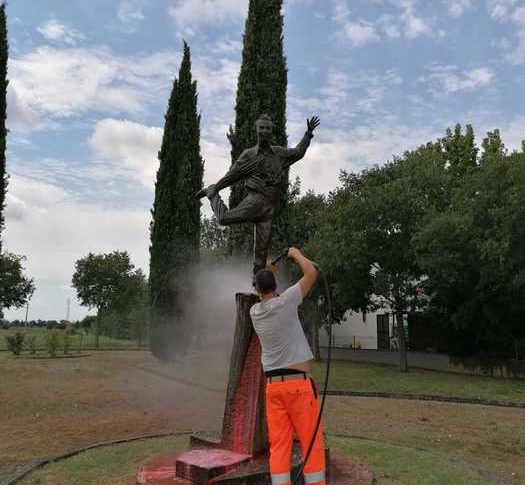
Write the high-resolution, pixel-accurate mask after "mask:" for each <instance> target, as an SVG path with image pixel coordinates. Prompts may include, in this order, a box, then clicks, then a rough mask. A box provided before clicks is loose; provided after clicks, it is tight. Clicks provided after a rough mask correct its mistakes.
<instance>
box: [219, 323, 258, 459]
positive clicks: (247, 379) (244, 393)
mask: <svg viewBox="0 0 525 485" xmlns="http://www.w3.org/2000/svg"><path fill="white" fill-rule="evenodd" d="M261 379H262V365H261V345H260V344H259V339H258V338H257V335H256V334H255V333H253V334H252V337H251V339H250V344H249V346H248V351H247V353H246V358H245V360H244V365H243V369H242V373H241V376H240V378H239V383H238V387H237V390H236V392H235V398H234V404H233V409H232V413H231V416H225V421H226V425H225V426H224V428H223V436H222V446H223V447H224V448H226V449H228V450H231V451H234V452H236V453H242V454H247V455H252V454H253V438H254V433H255V420H256V417H257V405H258V402H259V389H260V385H261Z"/></svg>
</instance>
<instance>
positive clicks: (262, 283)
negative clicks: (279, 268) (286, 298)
mask: <svg viewBox="0 0 525 485" xmlns="http://www.w3.org/2000/svg"><path fill="white" fill-rule="evenodd" d="M255 287H256V288H257V291H259V293H261V294H263V295H267V294H268V293H272V292H274V291H275V290H276V288H277V282H276V281H275V275H274V274H273V273H272V272H271V271H270V270H269V269H260V270H259V271H257V274H256V275H255Z"/></svg>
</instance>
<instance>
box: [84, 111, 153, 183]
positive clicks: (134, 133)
mask: <svg viewBox="0 0 525 485" xmlns="http://www.w3.org/2000/svg"><path fill="white" fill-rule="evenodd" d="M162 133H163V130H162V128H157V127H149V126H144V125H141V124H139V123H134V122H132V121H128V120H115V119H111V118H110V119H104V120H101V121H99V122H97V124H96V125H95V130H94V132H93V134H92V136H91V138H90V139H89V145H90V147H91V149H92V150H93V153H94V155H95V156H96V157H99V158H101V159H102V160H105V161H108V162H110V163H111V164H113V165H115V166H116V167H118V168H120V169H122V170H124V171H126V172H128V173H129V175H130V176H131V177H132V178H134V179H136V180H138V181H139V182H141V183H142V184H143V185H144V186H145V187H147V188H149V189H150V190H152V189H153V188H154V185H155V174H156V172H157V167H158V161H157V152H158V151H159V149H160V146H161V142H162Z"/></svg>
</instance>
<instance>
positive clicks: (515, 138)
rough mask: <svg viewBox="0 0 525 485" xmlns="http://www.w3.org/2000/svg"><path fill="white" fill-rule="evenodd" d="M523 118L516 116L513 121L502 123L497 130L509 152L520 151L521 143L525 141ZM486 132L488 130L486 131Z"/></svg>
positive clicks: (522, 116)
mask: <svg viewBox="0 0 525 485" xmlns="http://www.w3.org/2000/svg"><path fill="white" fill-rule="evenodd" d="M524 127H525V116H524V115H520V116H516V117H515V118H514V119H512V120H510V121H508V122H506V123H503V124H502V125H501V126H500V127H499V129H500V133H501V139H502V140H503V142H504V143H505V146H506V147H507V148H508V149H509V151H513V150H517V151H521V147H522V145H521V142H522V141H523V140H525V129H524ZM487 131H488V130H487Z"/></svg>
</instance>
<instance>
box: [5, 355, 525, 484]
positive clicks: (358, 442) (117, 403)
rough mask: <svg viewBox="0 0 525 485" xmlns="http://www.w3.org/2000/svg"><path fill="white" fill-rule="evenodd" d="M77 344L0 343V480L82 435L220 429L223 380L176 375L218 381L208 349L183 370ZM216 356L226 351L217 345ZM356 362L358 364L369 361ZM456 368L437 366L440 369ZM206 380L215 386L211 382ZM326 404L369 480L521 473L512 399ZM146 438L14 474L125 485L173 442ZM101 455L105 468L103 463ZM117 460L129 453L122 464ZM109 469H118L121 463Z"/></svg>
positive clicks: (70, 446)
mask: <svg viewBox="0 0 525 485" xmlns="http://www.w3.org/2000/svg"><path fill="white" fill-rule="evenodd" d="M89 354H90V355H89V356H88V357H85V358H82V359H25V358H22V359H19V358H14V357H12V356H11V355H10V354H9V353H7V352H1V353H0V367H1V368H2V376H3V381H2V392H0V409H2V413H0V430H2V434H1V436H2V439H0V456H2V460H1V461H0V482H3V480H4V479H7V478H8V477H10V476H12V475H13V474H14V473H15V470H16V469H17V468H19V467H21V466H27V465H29V464H30V463H32V462H34V461H35V460H42V459H44V458H49V457H54V456H58V455H62V454H64V453H65V452H67V451H71V450H75V449H78V448H79V447H82V446H86V445H89V444H92V443H98V442H101V441H109V440H114V439H121V438H125V437H131V436H137V435H141V434H153V433H159V432H165V431H187V430H215V429H220V427H221V423H222V413H223V410H224V398H225V395H224V394H225V393H224V385H222V388H221V389H219V388H218V389H217V390H213V389H210V388H205V387H202V386H200V387H199V386H195V385H192V384H191V383H188V381H189V380H191V381H194V380H197V379H199V382H200V381H201V380H202V382H204V383H213V381H218V380H219V373H218V371H217V370H216V369H215V367H219V366H220V365H225V364H224V363H222V361H221V360H220V359H219V358H218V356H217V358H212V356H208V360H204V359H200V360H202V365H201V367H200V368H201V371H202V373H203V375H202V376H198V375H197V374H189V373H188V372H187V371H188V367H187V366H186V365H184V363H182V364H178V363H176V362H175V363H171V364H163V363H161V362H158V361H157V360H156V359H155V358H154V357H153V356H152V355H151V354H150V353H149V352H136V351H118V352H108V351H105V352H96V351H93V352H89ZM197 360H199V359H197ZM223 360H225V361H226V360H227V359H226V357H225V356H224V359H223ZM347 364H348V363H343V366H347ZM338 365H339V363H337V364H336V367H337V366H338ZM210 366H211V367H214V369H212V370H210V371H209V375H207V376H206V375H204V372H205V371H206V368H205V367H208V368H209V367H210ZM350 367H354V366H353V365H350ZM350 367H346V368H347V369H348V368H350ZM357 367H359V368H360V369H361V370H366V369H367V368H370V367H372V366H361V365H359V366H357ZM318 370H322V369H318ZM373 370H374V371H375V372H376V373H379V372H384V373H386V376H388V375H391V376H399V374H398V373H397V371H396V370H395V369H389V368H384V367H379V368H374V369H373ZM369 372H371V370H370V369H369ZM388 373H390V374H388ZM429 374H433V373H421V379H423V378H425V376H427V375H429ZM410 376H411V377H412V375H411V374H410ZM405 377H406V376H403V378H405ZM438 377H439V374H438ZM456 377H457V376H454V375H449V374H444V375H443V378H447V379H455V378H456ZM467 379H472V378H467ZM369 380H370V382H372V380H371V379H369ZM495 381H496V380H495ZM222 382H223V384H224V381H222ZM215 384H216V385H217V387H219V384H220V383H219V382H215ZM210 387H211V386H210ZM326 404H327V405H326V408H325V416H324V426H325V430H326V432H327V433H328V434H329V435H330V434H343V435H347V436H349V435H351V436H352V438H351V439H350V438H344V439H343V442H344V443H347V444H348V447H349V449H350V451H351V453H352V455H355V456H357V457H362V458H363V461H365V462H367V463H369V464H370V466H371V467H372V468H373V469H374V471H376V474H377V476H378V478H379V479H380V480H381V481H378V483H379V484H385V485H386V484H397V483H411V482H410V481H408V479H407V478H406V477H407V476H408V475H410V474H411V473H412V471H413V470H414V469H416V471H417V470H419V471H417V472H418V473H420V471H421V470H423V469H424V470H426V469H429V470H434V471H433V472H432V475H431V474H429V475H428V476H429V477H430V478H428V480H430V479H432V480H434V481H433V482H432V481H426V482H425V481H423V480H422V481H420V482H419V483H467V484H468V483H481V484H484V483H487V484H489V483H491V482H490V481H483V480H485V479H484V478H483V479H479V477H478V476H477V475H476V473H475V469H472V468H471V467H469V466H467V465H465V466H463V465H462V464H463V463H469V464H474V465H475V466H476V467H479V468H482V469H484V470H485V469H486V470H493V471H494V472H495V473H498V474H499V475H500V476H503V477H505V479H506V480H507V483H509V484H512V485H522V484H523V483H525V461H524V460H523V456H524V453H525V428H524V427H523V422H524V418H525V410H524V409H511V408H501V407H488V406H477V405H461V404H450V403H436V402H419V401H404V400H403V401H402V400H397V399H375V398H372V399H369V398H353V397H344V396H329V398H328V400H327V403H326ZM367 438H368V439H367ZM333 439H334V440H336V441H334V443H335V444H334V445H333V447H334V449H335V448H336V447H339V445H340V443H339V442H338V441H337V439H339V438H336V437H334V438H333ZM346 440H348V441H346ZM354 440H355V441H354ZM159 443H161V442H160V441H159ZM344 443H342V444H341V448H342V447H343V444H344ZM154 444H155V440H152V441H148V442H147V443H144V444H143V445H139V444H138V443H135V444H134V445H133V446H132V447H131V448H129V449H128V451H126V450H125V449H124V448H122V451H119V450H117V449H115V450H113V449H111V448H104V449H101V450H99V451H100V452H101V453H102V455H100V456H101V457H100V458H96V456H95V455H93V456H95V458H89V456H90V455H89V454H86V455H84V454H81V455H79V456H78V457H76V458H71V459H70V460H67V462H69V461H71V463H78V468H79V469H81V468H82V469H83V470H84V472H85V473H93V474H94V475H89V476H87V475H85V477H86V478H84V477H81V478H79V479H78V481H74V480H72V479H70V478H69V476H70V475H69V472H67V471H66V472H64V470H65V468H61V467H64V466H65V465H66V464H67V462H64V463H63V464H62V463H60V462H59V463H56V464H53V465H50V466H49V467H45V468H44V469H42V470H41V471H39V472H38V475H35V476H33V477H31V478H29V477H28V480H34V482H28V481H25V482H24V483H39V482H38V481H37V478H35V477H40V478H39V480H40V483H49V484H50V483H56V484H61V483H62V484H66V483H68V484H71V483H86V484H89V483H92V484H95V483H97V484H99V485H101V484H103V483H105V484H106V483H111V484H121V483H129V484H130V485H131V484H132V483H134V482H133V481H130V480H132V479H133V477H134V474H135V472H136V468H137V463H139V462H141V461H142V460H143V457H144V456H149V455H150V454H153V453H156V452H157V450H160V451H161V452H163V451H165V450H166V447H168V450H167V451H169V450H170V449H173V448H174V447H175V445H173V447H172V445H169V444H165V443H161V444H160V445H159V447H158V448H156V449H153V448H149V447H150V446H153V445H154ZM122 446H124V445H122ZM135 446H138V447H139V448H135ZM141 446H144V448H143V450H144V454H142V451H140V447H141ZM422 448H424V449H425V450H426V451H425V452H423V451H422V450H421V449H422ZM137 450H138V451H137ZM113 451H115V453H117V452H118V453H117V455H115V456H114V455H113V454H112V453H113ZM90 453H93V454H95V453H96V451H95V450H92V452H90ZM108 453H109V455H108ZM120 453H122V454H120ZM105 457H107V458H105ZM74 460H79V461H78V462H77V461H74ZM84 460H87V461H84ZM89 460H100V461H95V463H96V464H97V467H98V466H99V465H100V467H101V468H103V469H104V470H105V471H104V472H103V473H105V474H106V475H107V476H110V477H111V479H110V480H109V481H105V480H104V481H102V480H101V479H100V476H101V475H98V477H97V475H96V470H93V468H97V467H93V466H90V465H89V463H92V462H90V461H89ZM105 460H107V461H105ZM419 462H420V463H419ZM86 463H87V464H86ZM112 463H115V468H111V466H112ZM125 463H130V465H129V469H128V468H125V467H127V466H128V465H125ZM456 464H458V466H459V468H456V466H455V465H456ZM117 465H118V466H117ZM121 465H122V468H119V469H118V473H117V467H120V466H121ZM442 469H444V470H446V471H447V473H451V474H453V473H456V475H450V477H452V478H450V479H448V478H447V479H444V478H443V475H439V473H445V472H444V471H440V470H442ZM60 470H62V471H60ZM121 470H125V473H122V474H121ZM84 472H83V473H84ZM60 473H62V475H60ZM64 473H67V474H68V480H64V479H63V478H60V477H61V476H62V477H63V476H64ZM101 473H102V472H101ZM126 473H127V475H126ZM472 473H474V475H472ZM46 474H50V475H49V478H44V476H46ZM117 475H118V477H122V480H127V482H126V481H118V480H120V479H121V478H117ZM432 477H434V478H432ZM435 477H438V478H439V480H441V482H440V481H439V480H438V478H435ZM113 478H114V479H113ZM61 480H62V481H61ZM75 480H76V479H75ZM425 480H426V478H425ZM468 480H470V481H468ZM476 480H478V481H476Z"/></svg>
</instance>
